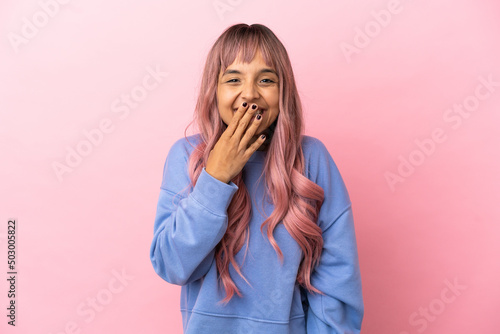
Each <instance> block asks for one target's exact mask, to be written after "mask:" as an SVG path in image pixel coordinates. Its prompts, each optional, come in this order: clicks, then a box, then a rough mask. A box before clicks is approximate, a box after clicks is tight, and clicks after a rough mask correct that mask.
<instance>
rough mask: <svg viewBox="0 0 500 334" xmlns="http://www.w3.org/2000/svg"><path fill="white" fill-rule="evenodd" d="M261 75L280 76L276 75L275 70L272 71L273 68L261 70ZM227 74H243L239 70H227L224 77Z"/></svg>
mask: <svg viewBox="0 0 500 334" xmlns="http://www.w3.org/2000/svg"><path fill="white" fill-rule="evenodd" d="M260 73H272V74H274V75H276V76H278V74H277V73H276V71H274V70H273V69H271V68H263V69H261V70H260V71H259V74H260ZM227 74H241V72H240V71H238V70H226V71H225V72H224V74H222V76H225V75H227Z"/></svg>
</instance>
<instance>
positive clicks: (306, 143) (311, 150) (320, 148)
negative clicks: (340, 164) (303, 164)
mask: <svg viewBox="0 0 500 334" xmlns="http://www.w3.org/2000/svg"><path fill="white" fill-rule="evenodd" d="M302 152H303V154H304V157H305V159H306V161H307V160H309V159H318V158H319V159H321V158H323V159H324V158H328V156H330V152H329V151H328V149H327V148H326V145H325V144H324V143H323V142H322V141H321V140H320V139H319V138H316V137H314V136H310V135H302ZM330 157H331V156H330Z"/></svg>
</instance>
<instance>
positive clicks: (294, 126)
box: [184, 24, 324, 303]
mask: <svg viewBox="0 0 500 334" xmlns="http://www.w3.org/2000/svg"><path fill="white" fill-rule="evenodd" d="M258 49H259V50H261V52H262V55H263V58H264V60H265V62H266V64H267V65H268V66H271V67H272V68H274V69H275V70H276V71H277V73H278V76H279V114H278V118H277V119H276V121H275V122H274V123H273V124H272V125H271V127H270V128H272V129H273V130H274V129H275V130H274V133H272V136H271V138H269V140H271V143H270V145H269V147H268V153H267V154H266V160H265V163H264V173H265V176H266V177H265V179H266V186H267V189H268V192H269V194H270V196H271V201H272V203H274V206H275V208H274V211H273V212H272V214H271V215H270V216H269V217H268V218H267V219H266V220H265V221H264V222H263V223H262V225H261V228H260V230H261V233H263V231H262V230H263V227H264V225H266V224H268V228H267V237H268V239H269V242H270V243H271V245H272V247H273V248H274V250H275V251H276V253H277V254H278V256H279V259H280V261H281V263H283V253H282V252H281V250H280V248H279V246H278V244H277V243H276V240H275V239H274V236H273V231H274V228H275V227H276V226H277V225H278V224H279V223H280V222H281V221H282V222H283V224H284V226H285V228H286V229H287V231H288V232H289V233H290V235H291V236H292V237H293V238H294V239H295V240H296V242H297V243H298V245H299V246H300V248H301V249H302V252H303V253H302V255H303V256H302V259H301V262H300V266H299V270H298V273H297V282H298V283H299V284H300V285H302V286H303V287H304V288H306V289H307V290H308V291H310V292H317V293H320V294H323V293H322V292H321V291H319V290H318V289H316V288H315V287H314V286H312V284H311V281H310V276H311V272H312V270H313V269H314V267H315V266H316V265H317V264H318V262H319V258H320V256H321V251H322V248H323V237H322V231H321V229H320V227H319V226H318V225H317V224H316V221H317V218H318V214H319V210H320V208H321V205H322V203H323V199H324V192H323V189H322V188H321V187H320V186H319V185H317V184H315V183H314V182H312V181H311V180H309V179H308V178H307V177H306V176H304V155H303V152H302V146H301V138H302V135H303V131H304V129H303V116H302V107H301V102H300V98H299V95H298V92H297V87H296V85H295V79H294V76H293V71H292V66H291V63H290V60H289V58H288V53H287V52H286V49H285V47H284V46H283V44H282V43H281V42H280V41H279V39H278V38H277V37H276V35H275V34H274V33H273V32H272V31H271V30H270V29H269V28H267V27H266V26H264V25H261V24H252V25H250V26H249V25H247V24H236V25H233V26H231V27H229V28H227V29H226V31H224V33H223V34H222V35H221V36H220V37H219V38H218V39H217V41H216V42H215V44H214V45H213V46H212V48H211V50H210V52H209V54H208V56H207V60H206V63H205V69H204V72H203V77H202V81H201V87H200V93H199V96H198V100H197V103H196V109H195V113H194V119H193V121H192V122H191V123H193V122H196V123H197V124H198V127H199V129H200V134H201V139H202V140H201V142H200V143H199V144H198V145H197V146H196V148H195V150H193V153H192V154H191V156H190V158H189V177H190V179H191V186H193V185H194V184H196V180H197V179H198V177H199V175H200V173H201V171H202V168H203V167H204V166H206V161H207V160H208V156H209V154H210V151H211V150H212V149H213V147H214V145H215V144H216V143H217V141H218V140H219V138H220V136H221V135H222V133H223V132H224V130H225V129H226V128H227V126H226V124H225V123H224V122H223V120H222V118H221V117H220V114H219V112H218V106H217V97H216V93H217V83H218V77H219V73H220V71H225V69H226V68H227V67H228V66H229V65H230V64H232V63H233V61H234V60H235V58H236V56H237V55H238V54H240V52H241V56H242V58H241V59H242V61H244V62H250V61H251V60H252V59H253V57H254V55H255V53H256V51H257V50H258ZM191 123H190V124H191ZM188 127H189V125H188ZM186 129H187V128H186ZM184 136H185V137H186V131H184ZM261 177H262V175H261ZM231 181H233V182H234V183H235V184H236V185H237V186H238V191H237V192H236V193H235V194H234V196H233V198H232V200H231V203H230V205H229V207H228V227H227V230H226V233H225V234H224V236H223V238H222V240H221V241H220V242H219V243H218V244H217V246H216V248H215V261H216V265H217V272H218V278H219V282H221V283H222V286H223V287H224V289H225V291H226V297H225V298H224V299H223V300H222V302H225V303H227V302H228V301H229V300H230V299H231V298H232V297H233V295H234V293H236V294H238V296H240V297H241V293H240V291H239V290H238V288H237V287H236V285H235V283H234V282H233V280H232V279H231V277H230V275H229V263H231V264H232V265H233V267H234V268H235V270H236V271H237V272H238V274H239V275H240V276H241V277H242V278H243V279H244V280H245V281H246V282H247V283H248V284H250V283H249V282H248V281H247V280H246V278H245V277H244V276H243V274H242V273H241V271H240V267H239V266H238V264H237V263H236V261H235V259H234V255H235V254H236V253H238V251H239V250H240V249H241V248H242V247H243V243H244V241H245V240H246V245H247V248H246V249H247V250H248V240H249V226H248V225H249V224H248V223H249V221H250V216H251V208H252V206H251V201H250V195H249V194H248V190H247V188H246V186H245V184H244V182H243V177H242V172H240V173H239V174H238V175H237V176H236V177H235V178H234V179H233V180H231ZM245 256H246V253H245Z"/></svg>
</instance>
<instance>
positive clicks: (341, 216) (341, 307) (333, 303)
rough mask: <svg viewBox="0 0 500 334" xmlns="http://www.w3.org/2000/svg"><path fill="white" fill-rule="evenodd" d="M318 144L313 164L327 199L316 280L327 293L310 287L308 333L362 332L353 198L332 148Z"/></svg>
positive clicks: (313, 278)
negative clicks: (321, 248)
mask: <svg viewBox="0 0 500 334" xmlns="http://www.w3.org/2000/svg"><path fill="white" fill-rule="evenodd" d="M316 143H317V146H316V148H315V158H314V159H312V163H311V167H310V168H311V174H312V175H314V177H313V180H314V179H315V180H316V183H317V184H318V185H320V186H321V187H322V188H323V190H324V195H325V198H324V202H323V205H322V206H321V210H320V213H319V216H318V225H319V226H320V227H321V230H322V231H323V250H322V255H321V257H320V262H319V264H318V266H317V267H316V268H315V269H314V271H313V272H312V274H311V284H312V285H313V286H314V287H316V288H317V289H319V290H320V291H322V292H323V293H324V295H321V294H316V293H310V292H308V291H306V298H307V304H306V305H307V306H306V308H307V311H306V319H307V333H308V334H347V333H349V334H354V333H359V332H360V331H361V322H362V320H363V314H364V305H363V296H362V290H361V274H360V268H359V261H358V251H357V245H356V236H355V230H354V219H353V212H352V206H351V201H350V199H349V195H348V193H347V189H346V187H345V184H344V182H343V180H342V177H341V176H340V173H339V171H338V169H337V166H336V165H335V163H334V161H333V159H332V157H331V156H330V154H329V152H328V150H327V149H326V147H325V146H324V144H323V143H321V142H320V141H319V140H317V142H316Z"/></svg>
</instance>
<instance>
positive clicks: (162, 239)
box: [150, 140, 238, 285]
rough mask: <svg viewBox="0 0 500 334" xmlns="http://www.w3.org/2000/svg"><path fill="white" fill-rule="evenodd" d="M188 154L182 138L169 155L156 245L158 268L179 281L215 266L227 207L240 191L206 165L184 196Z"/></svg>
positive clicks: (153, 250) (153, 259) (153, 253)
mask: <svg viewBox="0 0 500 334" xmlns="http://www.w3.org/2000/svg"><path fill="white" fill-rule="evenodd" d="M188 157H189V156H188V153H187V151H186V149H185V147H184V146H183V145H182V144H181V140H178V141H177V142H176V143H174V145H173V146H172V148H171V149H170V151H169V153H168V155H167V159H166V161H165V165H164V169H163V180H162V184H161V187H160V195H159V199H158V205H157V209H156V217H155V221H154V233H153V241H152V243H151V248H150V259H151V262H152V264H153V268H154V270H155V272H156V273H157V274H158V275H159V276H160V277H161V278H163V279H164V280H165V281H167V282H169V283H172V284H177V285H185V284H188V283H190V282H192V281H195V280H197V279H199V278H201V277H203V276H204V275H205V274H206V273H207V272H208V270H209V269H210V266H211V264H212V262H213V260H214V254H215V246H216V245H217V244H218V243H219V241H220V240H221V239H222V237H223V236H224V233H225V232H226V229H227V224H228V217H227V208H228V207H229V204H230V203H231V199H232V197H233V195H234V194H235V193H236V191H237V190H238V186H236V184H234V183H233V182H232V181H230V182H229V183H224V182H222V181H220V180H218V179H216V178H214V177H212V176H211V175H210V174H208V173H207V172H206V170H205V167H203V169H202V171H201V173H200V176H199V177H198V180H197V182H196V184H195V186H194V187H192V191H191V192H190V193H189V194H187V195H185V194H182V193H183V191H184V190H185V189H187V188H188V186H189V176H188V174H187V163H188ZM189 188H191V187H189Z"/></svg>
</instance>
